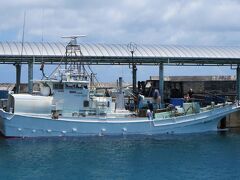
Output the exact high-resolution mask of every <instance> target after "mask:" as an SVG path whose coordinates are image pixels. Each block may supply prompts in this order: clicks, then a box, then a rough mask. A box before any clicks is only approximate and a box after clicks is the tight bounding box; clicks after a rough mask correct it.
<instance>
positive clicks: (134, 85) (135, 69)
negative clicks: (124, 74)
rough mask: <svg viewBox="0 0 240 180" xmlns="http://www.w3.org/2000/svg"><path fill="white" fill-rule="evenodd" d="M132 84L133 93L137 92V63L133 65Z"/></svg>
mask: <svg viewBox="0 0 240 180" xmlns="http://www.w3.org/2000/svg"><path fill="white" fill-rule="evenodd" d="M132 84H133V94H136V92H137V88H136V84H137V66H136V64H133V65H132Z"/></svg>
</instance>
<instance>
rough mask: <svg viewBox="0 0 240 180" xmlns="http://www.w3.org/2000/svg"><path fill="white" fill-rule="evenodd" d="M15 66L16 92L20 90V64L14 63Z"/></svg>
mask: <svg viewBox="0 0 240 180" xmlns="http://www.w3.org/2000/svg"><path fill="white" fill-rule="evenodd" d="M15 67H16V85H15V87H16V90H15V93H16V94H18V93H19V92H20V83H21V65H20V64H15Z"/></svg>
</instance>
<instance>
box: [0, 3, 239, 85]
mask: <svg viewBox="0 0 240 180" xmlns="http://www.w3.org/2000/svg"><path fill="white" fill-rule="evenodd" d="M239 9H240V1H238V0H211V1H209V0H195V1H189V0H171V1H169V0H121V1H119V0H104V1H100V0H55V1H49V0H9V1H3V0H2V1H1V6H0V22H1V23H0V41H21V38H22V25H23V15H24V11H26V28H25V41H41V40H42V37H43V40H44V41H63V42H64V41H65V40H63V39H61V38H60V37H61V36H63V35H72V34H87V37H86V38H84V39H81V41H82V42H88V43H91V42H94V43H129V42H135V43H142V44H176V45H179V44H180V45H210V46H212V45H213V46H218V45H221V46H238V45H239V42H240V23H239V19H240V13H238V12H239ZM42 35H43V36H42ZM52 68H53V67H47V71H48V72H49V73H50V71H51V69H52ZM93 69H94V70H95V72H96V73H97V75H98V79H99V80H100V81H115V80H116V79H117V77H118V76H123V77H124V79H125V81H130V80H131V70H130V69H129V68H128V66H114V67H110V68H108V69H111V70H109V71H108V74H106V69H105V67H103V66H94V67H93ZM8 74H11V75H9V76H7V78H6V75H8ZM109 74H111V76H109ZM164 74H165V75H190V74H191V75H234V74H235V72H234V71H232V70H230V67H225V68H222V67H210V68H206V67H166V68H165V73H164ZM150 75H158V68H157V67H138V77H139V78H138V79H139V80H145V79H147V78H149V76H150ZM39 77H41V73H40V71H39V66H35V67H34V78H35V79H37V78H39ZM26 80H27V69H26V67H25V66H23V71H22V81H25V82H26ZM0 81H1V82H14V81H15V69H14V67H13V66H12V65H1V66H0Z"/></svg>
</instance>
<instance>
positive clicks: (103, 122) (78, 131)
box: [0, 106, 238, 137]
mask: <svg viewBox="0 0 240 180" xmlns="http://www.w3.org/2000/svg"><path fill="white" fill-rule="evenodd" d="M237 110H238V107H237V106H227V107H222V108H217V109H214V110H211V111H208V112H203V113H198V114H192V115H187V116H180V117H173V118H168V119H154V120H148V119H147V118H141V119H140V118H119V119H117V118H115V119H114V118H106V119H103V118H76V119H73V118H69V119H58V120H54V119H51V118H50V117H38V116H30V115H20V114H9V113H6V112H4V111H3V110H0V131H1V133H2V134H3V135H4V136H6V137H51V136H55V137H57V136H103V135H115V136H118V135H138V134H139V135H154V134H181V133H198V132H207V131H217V126H218V123H219V121H220V120H221V119H222V118H224V117H225V116H226V115H227V114H230V113H232V112H235V111H237Z"/></svg>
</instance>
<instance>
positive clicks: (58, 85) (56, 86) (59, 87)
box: [53, 83, 63, 89]
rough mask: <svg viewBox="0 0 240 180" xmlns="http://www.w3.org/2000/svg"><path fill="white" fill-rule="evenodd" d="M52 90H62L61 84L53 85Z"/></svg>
mask: <svg viewBox="0 0 240 180" xmlns="http://www.w3.org/2000/svg"><path fill="white" fill-rule="evenodd" d="M53 89H63V84H61V83H58V84H53Z"/></svg>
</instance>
